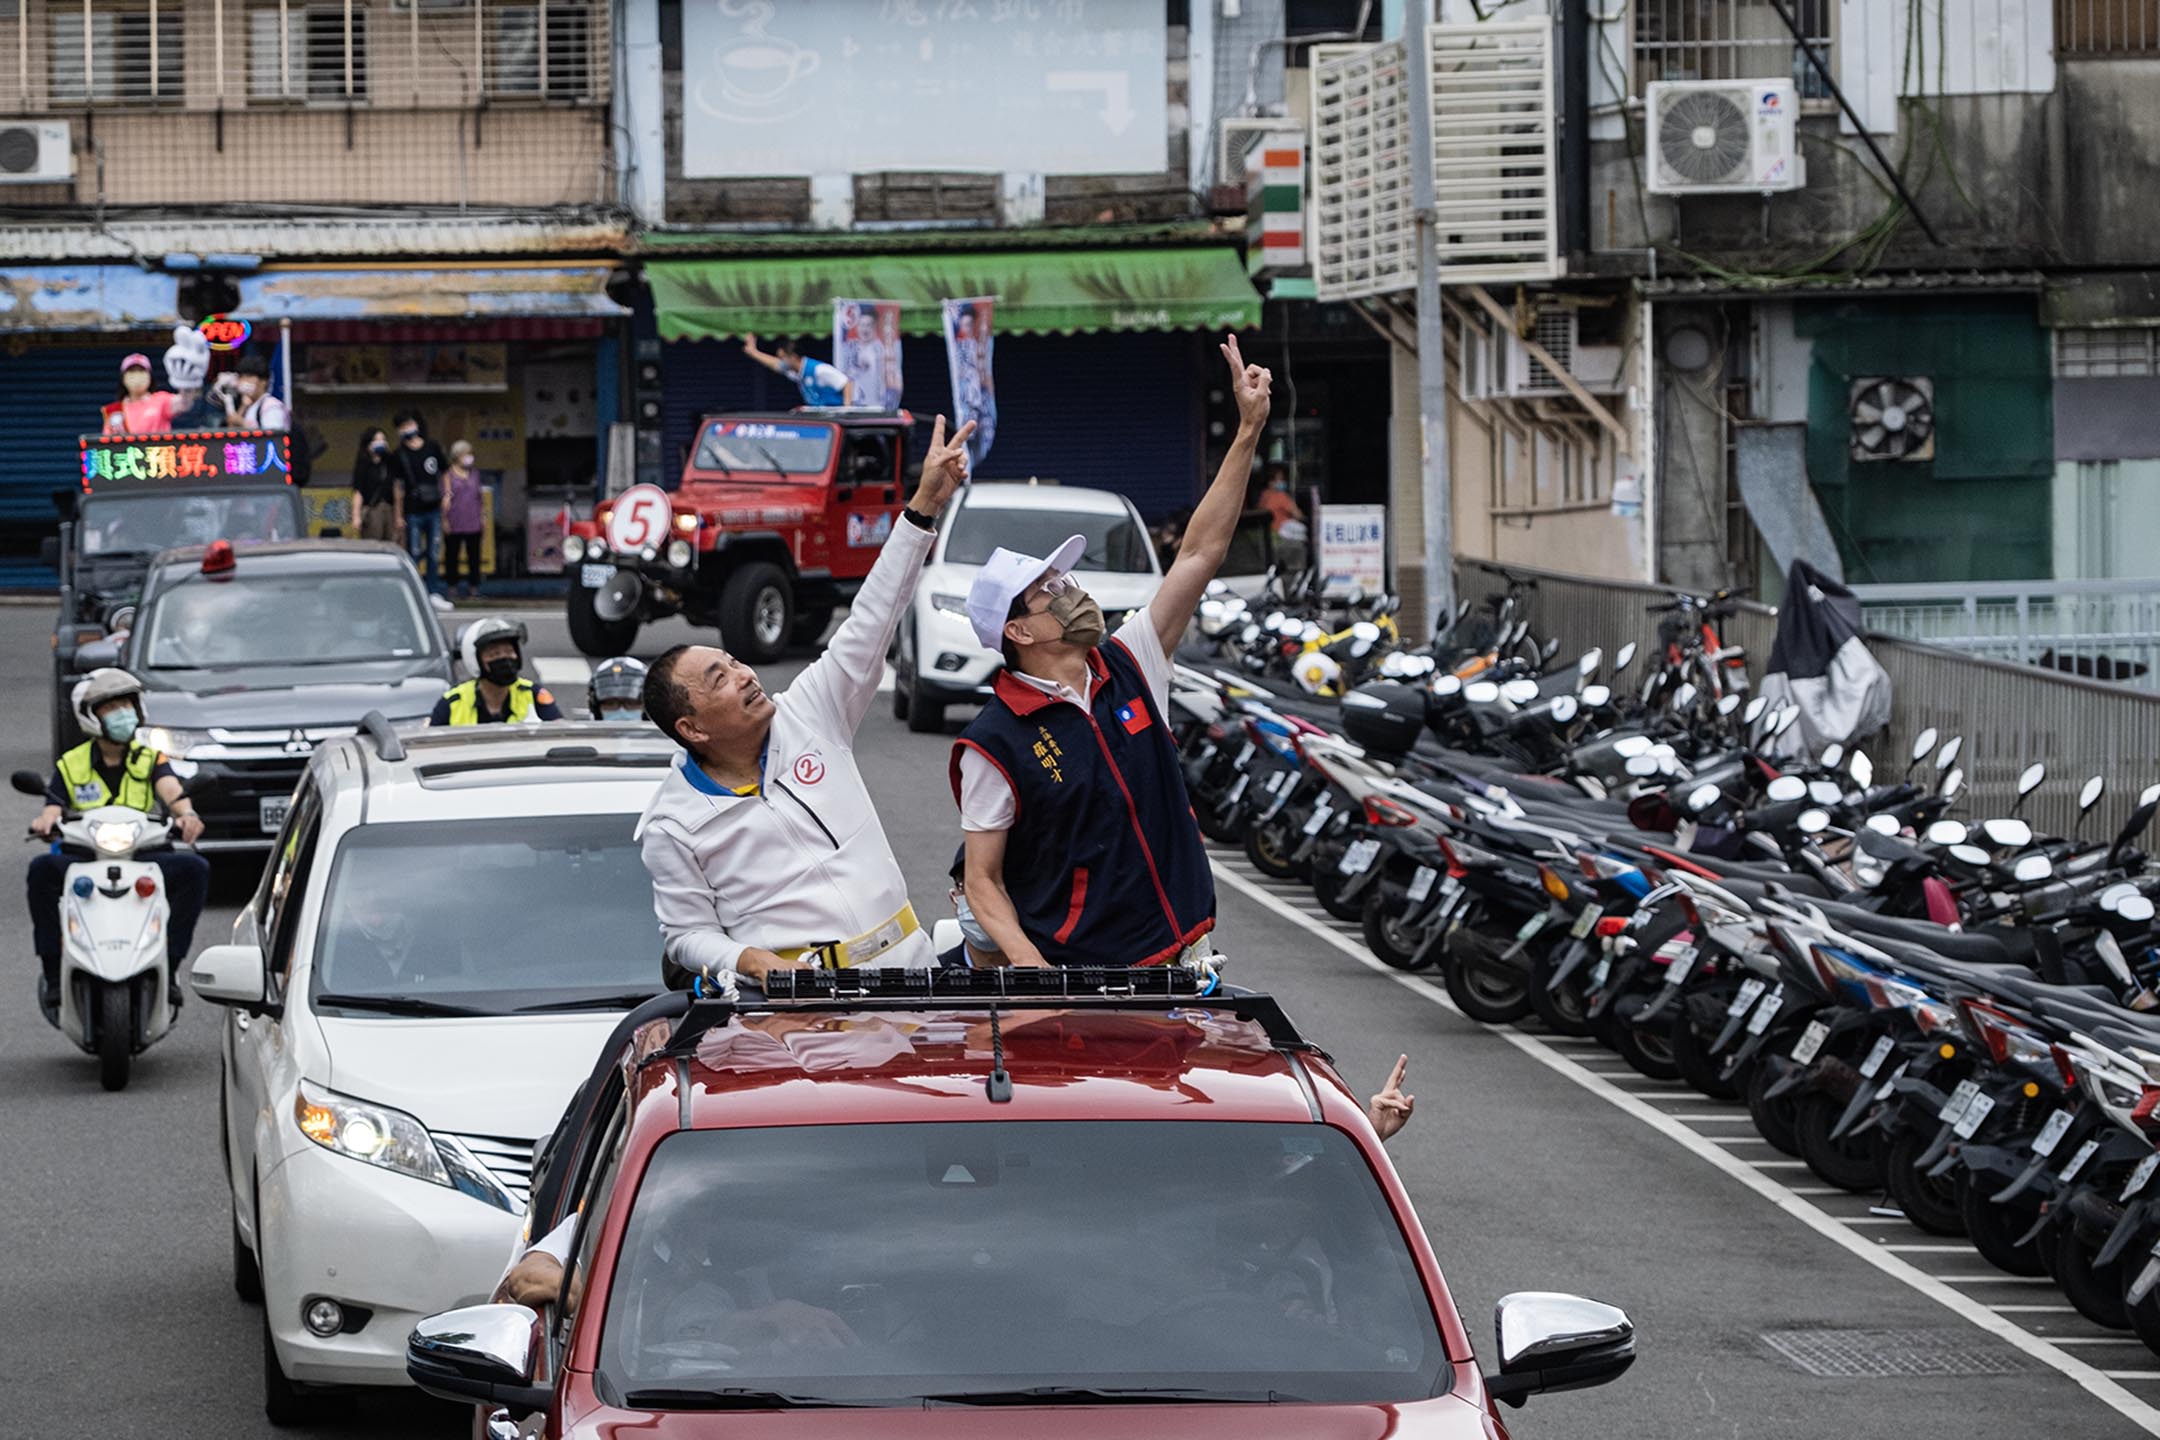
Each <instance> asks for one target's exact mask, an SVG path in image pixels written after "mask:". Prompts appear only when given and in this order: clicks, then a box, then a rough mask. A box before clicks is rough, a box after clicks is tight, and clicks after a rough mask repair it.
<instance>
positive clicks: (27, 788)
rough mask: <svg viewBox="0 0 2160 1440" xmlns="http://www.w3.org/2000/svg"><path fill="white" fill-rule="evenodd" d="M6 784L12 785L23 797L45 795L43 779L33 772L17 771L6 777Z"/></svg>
mask: <svg viewBox="0 0 2160 1440" xmlns="http://www.w3.org/2000/svg"><path fill="white" fill-rule="evenodd" d="M8 784H10V785H13V786H14V787H15V788H16V790H17V791H19V792H21V793H22V794H24V795H43V794H44V793H45V777H44V776H42V775H40V774H38V773H37V771H35V770H17V771H16V772H15V773H14V774H12V775H10V776H8Z"/></svg>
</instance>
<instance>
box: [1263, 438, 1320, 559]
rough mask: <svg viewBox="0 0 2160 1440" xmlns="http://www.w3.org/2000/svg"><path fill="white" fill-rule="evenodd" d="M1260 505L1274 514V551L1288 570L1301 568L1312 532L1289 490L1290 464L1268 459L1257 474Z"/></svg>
mask: <svg viewBox="0 0 2160 1440" xmlns="http://www.w3.org/2000/svg"><path fill="white" fill-rule="evenodd" d="M1260 508H1261V509H1263V510H1265V511H1267V512H1268V514H1269V515H1271V516H1273V517H1274V524H1273V526H1272V527H1271V528H1272V529H1273V530H1274V531H1275V553H1276V554H1277V556H1278V557H1280V559H1281V563H1282V565H1283V567H1284V568H1285V569H1288V570H1302V569H1304V568H1305V551H1306V544H1307V541H1308V540H1309V538H1310V537H1311V534H1312V531H1311V529H1310V527H1309V526H1308V525H1307V524H1306V521H1305V512H1304V511H1303V510H1302V509H1300V508H1298V503H1297V497H1296V496H1294V495H1292V494H1291V493H1290V467H1289V466H1287V465H1285V464H1283V463H1282V461H1280V460H1270V461H1269V462H1268V464H1267V468H1266V469H1264V470H1263V471H1262V472H1261V475H1260Z"/></svg>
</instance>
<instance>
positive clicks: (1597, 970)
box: [1590, 955, 1612, 990]
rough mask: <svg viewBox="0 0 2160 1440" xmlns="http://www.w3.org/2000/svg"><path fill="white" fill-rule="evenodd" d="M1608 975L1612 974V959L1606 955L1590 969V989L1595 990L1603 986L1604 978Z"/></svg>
mask: <svg viewBox="0 0 2160 1440" xmlns="http://www.w3.org/2000/svg"><path fill="white" fill-rule="evenodd" d="M1610 974H1612V957H1611V956H1610V955H1608V956H1606V957H1605V958H1604V959H1603V960H1600V961H1598V962H1597V964H1595V965H1593V966H1591V967H1590V988H1591V989H1593V990H1595V989H1597V988H1598V987H1599V986H1600V985H1603V984H1604V983H1605V977H1606V976H1608V975H1610Z"/></svg>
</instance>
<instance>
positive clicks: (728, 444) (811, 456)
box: [690, 420, 834, 480]
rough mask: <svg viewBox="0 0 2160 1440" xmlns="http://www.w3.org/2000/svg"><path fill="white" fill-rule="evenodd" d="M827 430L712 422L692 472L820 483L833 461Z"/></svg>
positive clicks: (755, 422)
mask: <svg viewBox="0 0 2160 1440" xmlns="http://www.w3.org/2000/svg"><path fill="white" fill-rule="evenodd" d="M833 440H834V431H833V427H832V426H830V425H798V424H795V423H793V422H790V421H784V420H716V421H714V422H713V423H712V424H710V425H707V426H706V427H705V433H704V434H702V435H700V436H699V437H698V447H697V454H696V455H695V456H693V457H692V458H691V461H690V468H691V469H693V470H717V471H719V472H720V473H721V475H722V476H723V477H727V476H731V475H736V474H747V475H750V476H753V477H755V478H757V479H760V480H764V479H768V478H770V477H771V476H773V475H776V474H777V475H779V476H781V477H782V478H784V479H789V480H822V479H823V478H824V477H825V470H826V467H827V466H828V465H829V464H830V463H831V461H832V451H833Z"/></svg>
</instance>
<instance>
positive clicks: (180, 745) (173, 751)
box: [142, 725, 210, 759]
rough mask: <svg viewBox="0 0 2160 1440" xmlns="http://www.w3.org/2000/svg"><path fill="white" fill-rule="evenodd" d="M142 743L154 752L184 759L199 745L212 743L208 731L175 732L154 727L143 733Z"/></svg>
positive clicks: (171, 729)
mask: <svg viewBox="0 0 2160 1440" xmlns="http://www.w3.org/2000/svg"><path fill="white" fill-rule="evenodd" d="M142 742H143V744H145V745H148V746H149V747H150V748H151V749H153V750H162V751H164V752H165V753H166V754H167V755H171V756H174V757H177V758H182V759H184V758H186V756H187V753H188V751H190V750H192V749H194V748H195V747H196V746H197V745H207V744H209V743H210V732H209V731H207V730H175V729H173V728H171V727H170V726H165V725H152V726H150V727H149V728H148V729H146V730H144V731H143V732H142Z"/></svg>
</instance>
